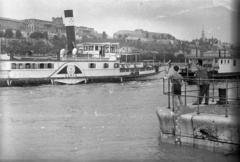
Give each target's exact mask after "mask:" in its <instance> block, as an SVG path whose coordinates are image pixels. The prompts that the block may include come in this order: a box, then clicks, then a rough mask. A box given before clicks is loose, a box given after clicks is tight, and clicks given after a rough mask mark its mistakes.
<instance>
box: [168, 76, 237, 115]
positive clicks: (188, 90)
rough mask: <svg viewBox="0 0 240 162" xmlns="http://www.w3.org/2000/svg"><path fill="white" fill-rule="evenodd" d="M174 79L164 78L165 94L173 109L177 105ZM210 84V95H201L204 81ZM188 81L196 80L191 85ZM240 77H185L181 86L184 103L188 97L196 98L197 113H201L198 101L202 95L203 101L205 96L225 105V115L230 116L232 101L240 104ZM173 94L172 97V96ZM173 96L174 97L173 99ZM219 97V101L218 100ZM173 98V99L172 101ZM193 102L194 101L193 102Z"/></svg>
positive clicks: (213, 101)
mask: <svg viewBox="0 0 240 162" xmlns="http://www.w3.org/2000/svg"><path fill="white" fill-rule="evenodd" d="M173 80H174V79H168V78H163V94H164V95H167V96H168V106H167V108H169V109H171V102H172V111H173V112H174V109H175V107H176V105H174V101H173V91H174V89H173V86H172V85H173V83H172V82H174V81H173ZM204 81H205V82H206V83H208V84H209V96H208V97H206V96H200V93H199V92H200V86H199V85H200V84H201V83H202V82H204ZM188 82H194V83H195V84H193V85H189V84H188ZM239 82H240V78H239V77H237V78H236V79H201V80H200V79H197V78H184V79H183V82H182V87H181V96H182V97H183V98H184V105H187V104H189V103H187V99H189V98H193V99H195V100H196V101H195V103H196V104H197V105H196V106H197V114H200V103H199V102H198V100H199V98H200V97H203V98H202V101H203V99H204V98H209V102H212V103H213V104H219V105H223V106H224V107H225V117H228V107H229V103H230V102H234V104H239V101H240V98H239V93H240V92H239V91H240V83H239ZM171 96H172V97H171ZM171 98H172V99H171ZM217 99H218V101H216V100H217ZM171 100H172V101H171ZM210 100H211V101H210ZM191 104H192V103H191Z"/></svg>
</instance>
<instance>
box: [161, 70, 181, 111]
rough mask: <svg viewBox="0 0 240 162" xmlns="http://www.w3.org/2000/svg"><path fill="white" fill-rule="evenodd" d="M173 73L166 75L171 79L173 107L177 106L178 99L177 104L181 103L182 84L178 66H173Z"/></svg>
mask: <svg viewBox="0 0 240 162" xmlns="http://www.w3.org/2000/svg"><path fill="white" fill-rule="evenodd" d="M173 69H174V73H173V74H171V75H169V76H168V79H171V82H172V84H173V85H172V94H173V101H174V107H177V105H178V101H179V105H182V104H183V101H182V97H181V92H182V91H181V87H182V85H183V77H182V75H180V74H179V67H178V66H174V67H173ZM165 78H167V77H165Z"/></svg>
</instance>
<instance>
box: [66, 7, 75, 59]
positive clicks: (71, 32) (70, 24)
mask: <svg viewBox="0 0 240 162" xmlns="http://www.w3.org/2000/svg"><path fill="white" fill-rule="evenodd" d="M64 15H65V26H66V34H67V42H68V54H69V53H72V49H73V48H74V47H75V29H74V19H73V10H65V11H64Z"/></svg>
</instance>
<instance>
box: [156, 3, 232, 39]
mask: <svg viewBox="0 0 240 162" xmlns="http://www.w3.org/2000/svg"><path fill="white" fill-rule="evenodd" d="M234 14H236V13H235V12H233V11H231V10H229V9H227V8H225V7H222V6H218V7H211V8H204V9H195V10H189V11H185V12H182V13H180V14H176V15H172V16H169V17H164V18H159V19H157V20H156V23H158V24H159V26H160V27H161V28H162V30H167V31H168V32H169V33H171V34H172V35H174V36H175V37H176V38H178V39H182V38H187V39H188V40H192V39H195V38H200V37H201V33H202V29H203V28H204V31H205V36H206V37H207V38H211V37H214V38H218V39H220V40H221V41H226V42H231V32H232V30H231V29H232V26H233V25H234V22H232V18H233V16H234Z"/></svg>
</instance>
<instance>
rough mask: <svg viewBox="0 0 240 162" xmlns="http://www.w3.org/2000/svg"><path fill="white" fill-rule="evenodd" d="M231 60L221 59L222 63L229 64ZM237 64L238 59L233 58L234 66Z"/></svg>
mask: <svg viewBox="0 0 240 162" xmlns="http://www.w3.org/2000/svg"><path fill="white" fill-rule="evenodd" d="M229 63H230V60H221V64H229ZM236 65H237V60H233V66H236Z"/></svg>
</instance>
